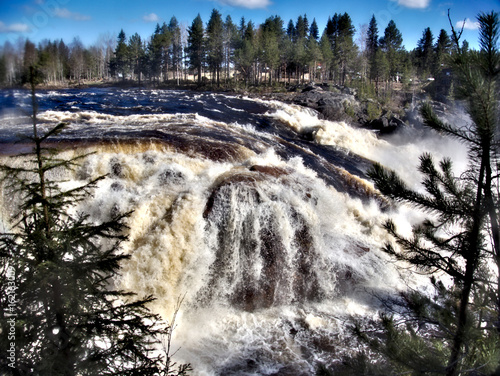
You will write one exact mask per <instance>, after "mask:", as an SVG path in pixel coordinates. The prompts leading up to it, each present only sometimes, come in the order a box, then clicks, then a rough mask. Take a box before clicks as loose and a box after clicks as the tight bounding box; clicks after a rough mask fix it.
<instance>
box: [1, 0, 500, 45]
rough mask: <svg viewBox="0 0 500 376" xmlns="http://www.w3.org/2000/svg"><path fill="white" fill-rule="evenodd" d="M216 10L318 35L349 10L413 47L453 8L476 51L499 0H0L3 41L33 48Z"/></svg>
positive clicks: (357, 22) (146, 32)
mask: <svg viewBox="0 0 500 376" xmlns="http://www.w3.org/2000/svg"><path fill="white" fill-rule="evenodd" d="M214 8H215V9H217V10H219V12H220V13H221V14H222V15H223V17H224V18H225V17H226V16H227V15H230V16H231V18H232V19H233V22H235V23H239V20H240V19H241V17H242V16H244V17H245V19H246V20H247V21H248V20H252V21H253V22H254V23H255V24H259V23H261V22H263V21H264V20H265V19H266V18H267V17H270V16H273V15H279V16H281V18H282V19H283V20H284V22H285V26H286V25H287V24H288V21H289V20H290V19H292V20H294V21H296V20H297V17H298V16H299V15H304V14H307V17H308V19H309V21H310V22H311V21H312V20H313V18H315V19H316V22H317V23H318V26H319V29H320V33H321V32H322V31H323V29H324V27H325V25H326V22H327V20H328V17H329V16H333V15H334V14H335V13H344V12H347V13H348V14H349V15H350V16H351V19H352V21H353V24H354V26H355V27H356V29H357V30H360V29H361V26H362V25H363V24H365V25H366V24H368V22H369V21H370V18H371V16H372V15H375V18H376V19H377V23H378V28H379V36H382V34H383V31H384V29H385V27H386V26H387V23H388V22H389V21H390V20H391V19H392V20H394V21H395V22H396V26H397V27H398V29H399V30H400V31H401V33H402V34H403V43H404V44H405V46H406V48H407V49H408V50H411V49H413V48H414V47H415V46H416V43H417V41H418V39H420V38H421V36H422V32H423V30H424V29H425V28H426V27H430V28H431V30H432V32H433V34H434V36H435V38H437V36H438V34H439V31H440V30H441V29H445V30H446V31H448V32H449V31H450V26H449V22H448V16H447V13H448V9H450V12H451V17H452V19H453V22H454V24H456V23H457V22H461V23H462V22H463V21H464V20H467V22H466V27H465V31H464V34H463V38H464V39H467V41H468V42H469V43H470V45H471V46H472V47H476V46H477V43H476V42H477V36H478V33H477V30H476V24H475V21H476V16H477V14H478V13H479V12H481V11H484V12H489V11H491V10H495V11H498V12H500V0H372V1H370V0H343V1H338V0H314V1H310V0H286V1H285V0H182V1H169V0H142V1H137V0H25V1H12V0H0V44H3V43H4V42H5V41H10V42H12V43H14V44H15V43H16V41H17V40H19V37H22V38H29V39H30V40H31V41H33V42H35V43H38V42H40V41H42V40H43V39H51V40H55V39H61V38H62V39H63V40H64V41H65V42H66V43H71V42H72V41H73V39H74V38H75V37H79V38H80V39H81V41H82V42H83V43H84V44H85V45H86V46H90V45H92V44H94V43H95V42H97V41H98V39H99V38H100V37H102V36H108V37H109V36H111V37H113V38H116V36H117V35H118V32H119V31H120V29H123V30H124V31H125V33H126V35H127V36H130V35H132V34H134V33H136V32H137V33H139V34H140V35H141V37H143V38H148V37H149V36H150V35H151V34H152V33H153V31H154V29H155V25H156V23H160V24H161V23H163V22H167V23H168V21H169V20H170V18H171V17H172V16H175V17H176V18H177V20H178V21H179V22H180V23H181V24H184V25H186V26H189V25H191V23H192V21H193V19H194V18H195V17H196V15H197V14H198V13H199V14H200V15H201V17H202V19H203V21H204V22H205V23H206V22H208V19H209V17H210V13H211V11H212V9H214Z"/></svg>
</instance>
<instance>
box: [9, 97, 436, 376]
mask: <svg viewBox="0 0 500 376" xmlns="http://www.w3.org/2000/svg"><path fill="white" fill-rule="evenodd" d="M48 95H50V93H49V94H48ZM195 99H196V100H200V101H201V100H202V99H201V98H195ZM223 99H224V97H221V98H219V99H218V101H219V102H223ZM244 100H246V101H251V100H250V99H244ZM256 103H264V104H265V106H267V107H268V108H269V111H268V112H267V113H265V114H264V115H263V116H264V117H266V118H271V119H278V120H279V121H280V122H282V123H284V124H285V125H286V126H287V127H290V129H292V130H294V131H295V132H298V133H301V132H302V131H303V129H305V128H310V127H319V128H318V129H319V130H318V132H317V133H316V136H315V137H316V138H315V141H316V142H315V145H316V146H315V147H317V145H318V144H319V145H325V147H326V146H328V145H330V146H332V147H333V148H334V149H336V150H337V151H339V152H340V154H341V155H349V154H356V155H361V156H363V157H365V158H369V159H371V160H375V161H379V162H381V163H383V164H385V165H388V166H389V167H391V168H394V169H396V170H397V171H398V172H399V173H400V174H403V175H404V176H405V177H406V178H407V180H408V181H409V182H410V184H414V185H416V184H417V182H418V180H419V179H418V177H416V176H415V174H414V167H413V166H414V165H415V163H416V159H417V158H418V155H419V154H421V153H422V152H423V151H424V150H423V149H422V146H423V145H424V142H420V143H417V144H410V143H405V144H401V145H399V146H395V145H391V144H390V143H389V142H387V141H384V140H380V139H378V138H377V137H376V135H375V134H374V133H372V132H370V131H367V130H362V129H355V128H353V127H351V126H349V125H348V124H345V123H334V122H329V121H325V120H320V119H318V117H317V114H316V113H315V112H314V111H310V110H307V109H304V108H300V107H297V106H291V105H286V104H283V103H280V102H274V101H266V102H262V101H256ZM227 107H228V108H229V107H230V106H229V105H227ZM271 109H273V110H271ZM232 110H233V111H235V112H237V111H241V110H240V109H238V108H236V107H235V108H232ZM40 119H41V120H42V121H44V122H47V123H49V125H50V124H56V123H58V122H61V121H62V122H67V123H68V124H69V126H68V128H69V130H68V134H69V135H70V136H69V138H68V139H69V140H70V141H71V142H75V141H74V140H75V138H77V139H78V142H80V143H81V142H82V140H86V139H87V138H92V137H95V135H96V133H99V134H102V133H106V132H107V133H112V134H113V136H115V137H117V140H115V141H113V142H111V143H110V142H107V143H105V144H91V145H87V146H84V145H83V144H82V145H80V147H79V148H73V149H72V150H66V151H65V152H64V154H65V155H66V156H67V157H72V156H74V155H76V154H78V153H81V152H84V151H89V150H94V151H96V153H95V154H92V155H90V156H87V157H86V158H85V161H84V163H83V164H82V165H81V167H80V168H78V169H77V170H76V171H75V172H74V175H72V176H71V180H72V183H69V184H78V183H79V182H80V181H81V180H83V181H84V180H87V179H90V178H95V177H97V176H100V175H103V174H109V176H108V178H106V179H105V180H103V181H101V182H100V183H99V186H98V188H97V190H96V191H95V192H94V195H93V198H92V200H91V201H90V202H86V203H85V204H84V205H83V206H82V208H79V210H84V211H86V212H87V213H89V214H90V216H91V218H92V219H93V220H95V221H102V220H106V219H107V218H109V216H110V213H115V212H117V211H119V212H127V211H130V210H133V213H132V214H131V216H130V217H129V219H128V226H129V228H130V230H129V240H128V241H127V242H126V243H125V244H124V252H126V253H127V254H129V255H130V259H129V260H127V261H125V262H124V263H123V265H122V271H121V276H120V278H119V279H118V280H117V281H116V283H117V284H118V285H119V286H120V287H122V288H124V289H126V290H130V291H134V292H136V293H138V294H139V295H149V294H152V295H154V296H155V297H156V301H155V302H154V303H153V304H152V306H151V308H152V309H153V310H154V311H155V312H158V313H160V314H161V315H162V316H163V317H164V318H165V319H166V320H170V319H171V317H172V315H173V313H174V309H175V306H176V302H177V301H178V299H179V298H183V299H184V300H183V302H182V305H181V307H180V310H179V314H178V316H177V322H176V325H177V327H176V329H175V331H174V344H173V345H174V348H180V350H179V351H178V352H177V354H176V356H175V361H177V362H189V363H191V364H192V365H193V367H194V374H196V375H219V374H221V375H228V374H240V375H271V374H283V375H284V374H294V375H300V374H313V373H314V372H315V367H317V365H318V364H319V363H326V364H330V363H333V362H335V361H337V360H339V359H340V357H341V356H342V355H344V354H348V353H349V351H351V349H350V348H349V346H350V345H351V344H352V342H351V341H352V340H351V339H350V334H349V330H348V327H349V325H350V323H351V322H352V319H353V318H366V319H369V318H373V317H374V316H376V315H377V312H378V310H379V309H381V305H380V300H379V298H383V297H386V296H390V295H392V294H395V293H397V292H398V291H399V290H402V289H405V288H406V287H407V286H408V285H413V286H415V285H417V284H418V283H420V282H421V281H419V280H417V279H416V278H415V276H413V275H411V274H408V273H407V272H404V271H401V270H399V269H398V267H397V265H396V264H395V263H393V262H391V261H390V260H389V259H388V257H387V256H386V255H384V254H383V253H382V252H381V251H380V247H381V246H382V245H383V244H384V242H386V241H388V240H389V239H388V237H387V234H386V233H385V231H383V230H382V229H381V228H380V224H381V223H383V222H384V220H385V219H386V218H387V217H388V216H389V215H390V216H391V217H393V218H394V217H396V221H397V222H398V225H399V229H400V230H402V231H405V230H408V229H409V228H410V224H411V222H412V220H413V219H412V218H417V217H416V214H413V213H410V211H409V210H408V209H405V208H401V209H399V211H396V212H392V213H386V212H384V211H382V210H381V209H380V208H379V202H380V198H379V197H378V196H377V194H376V193H375V192H374V190H373V187H372V185H371V184H370V183H369V182H367V181H365V180H364V179H363V177H362V176H354V175H352V174H351V173H349V172H348V171H347V170H346V169H347V168H348V167H347V165H346V167H345V168H344V167H342V166H337V167H335V166H333V167H332V166H330V165H328V166H330V167H329V168H330V170H329V171H332V173H333V172H335V173H338V174H339V175H338V179H340V180H343V182H342V184H344V185H346V186H348V187H352V186H354V187H355V190H354V191H355V192H358V191H359V192H362V193H361V194H359V195H354V196H353V195H352V194H350V193H349V192H351V191H348V190H346V191H342V190H340V189H335V188H334V187H333V186H332V185H331V184H329V183H328V181H327V180H326V179H325V177H324V173H323V172H322V173H320V172H318V171H319V170H318V171H316V170H314V169H313V168H312V167H311V166H313V165H314V164H312V163H311V162H309V163H305V160H304V158H306V157H307V158H309V156H311V155H313V156H314V158H315V159H317V160H319V161H320V163H319V164H318V165H320V166H323V165H326V162H325V161H324V158H326V157H322V156H320V155H315V154H314V153H313V151H312V149H308V148H307V145H306V144H304V143H303V144H300V145H299V144H298V143H297V145H298V146H294V147H296V149H290V150H296V151H300V152H301V153H302V154H301V155H300V156H299V155H297V156H293V155H286V154H285V153H284V152H283V151H282V148H283V147H284V146H283V145H287V144H289V143H290V141H288V140H286V139H285V138H284V137H285V136H283V135H279V134H276V133H274V132H267V133H264V132H262V131H261V130H259V127H258V126H256V125H254V124H246V123H243V124H242V123H240V122H238V121H233V122H229V123H225V122H223V121H220V120H214V119H209V118H207V117H205V116H202V115H198V114H195V113H193V114H185V113H174V114H151V113H149V114H132V115H116V114H106V113H100V112H97V111H78V112H68V111H53V110H49V111H45V112H43V113H41V114H40ZM186 124H188V125H186ZM194 130H196V132H201V131H203V133H202V136H203V137H198V138H193V137H194V134H193V132H194ZM139 132H142V133H141V134H144V132H155V133H147V134H148V135H149V134H153V135H154V137H155V141H153V140H148V139H141V140H137V138H136V136H137V134H139ZM117 135H118V136H117ZM180 135H182V136H183V137H186V138H184V139H182V140H181V141H182V142H181V141H179V140H178V139H177V138H175V139H174V137H180ZM188 136H189V137H188ZM209 137H212V139H207V138H209ZM131 140H132V141H133V142H131ZM172 140H173V141H172ZM186 140H187V141H186ZM139 141H140V142H139ZM208 142H210V143H208ZM297 142H298V141H297ZM186 143H187V144H189V147H187V146H186ZM205 144H206V145H205ZM76 145H79V144H78V143H77V144H76ZM204 145H205V146H206V147H205V146H204ZM425 145H426V148H427V149H426V150H429V148H431V149H432V148H434V147H435V146H446V145H444V144H443V143H439V144H438V143H436V144H434V145H431V146H430V147H429V144H428V143H425ZM312 146H313V145H311V147H312ZM207 148H208V149H210V150H208V151H207ZM213 148H216V149H217V148H219V149H220V150H219V149H217V150H219V151H217V153H213ZM434 151H436V150H434ZM438 152H439V153H441V154H442V155H444V154H445V151H444V150H442V149H441V151H438ZM288 153H289V152H288ZM16 163H22V160H18V161H17V162H16ZM353 163H354V162H353ZM409 166H410V167H409ZM363 168H364V167H363ZM2 207H3V209H4V210H3V216H4V218H6V216H7V214H6V208H7V207H8V204H7V202H6V198H5V197H3V205H2ZM0 223H1V221H0ZM0 226H1V225H0Z"/></svg>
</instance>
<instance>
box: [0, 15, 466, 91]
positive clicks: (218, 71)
mask: <svg viewBox="0 0 500 376" xmlns="http://www.w3.org/2000/svg"><path fill="white" fill-rule="evenodd" d="M355 32H356V29H355V27H354V26H353V23H352V20H351V17H350V16H349V14H347V13H343V14H340V13H335V14H334V15H333V16H331V17H329V18H328V22H327V24H326V27H325V29H324V30H323V32H322V33H321V34H320V30H319V28H318V25H317V23H316V20H315V19H313V20H312V22H310V21H309V19H308V17H307V15H305V14H304V15H300V16H298V17H297V19H296V20H290V21H289V22H288V23H287V24H286V26H285V22H284V21H283V19H282V18H281V17H280V16H278V15H276V16H271V17H269V18H267V19H266V20H265V21H264V22H263V23H262V24H260V25H258V26H257V25H255V24H254V23H253V22H252V21H247V20H245V18H244V17H242V18H241V20H240V21H239V23H238V24H235V23H234V22H233V20H232V18H231V16H229V15H228V16H227V17H226V18H225V19H223V18H222V15H221V13H220V12H219V11H218V10H216V9H214V10H213V11H212V13H211V15H210V18H209V20H208V22H207V23H204V22H203V20H202V18H201V16H200V15H198V16H197V17H196V18H195V19H194V20H193V21H192V23H191V25H190V26H188V27H185V26H183V25H181V24H180V23H179V22H178V21H177V19H176V17H175V16H174V17H172V18H171V19H170V21H169V22H168V23H166V22H165V23H163V24H162V25H160V24H157V25H156V28H155V30H154V32H153V34H152V35H151V36H150V37H149V38H147V39H143V38H142V37H141V36H140V35H139V34H138V33H135V34H133V35H131V36H129V37H127V35H126V34H125V32H124V31H123V30H121V31H120V33H119V34H118V36H117V38H116V40H114V38H107V39H106V38H104V39H103V40H101V41H100V42H99V43H96V44H95V45H93V46H91V47H85V46H84V45H83V44H82V42H81V41H80V40H79V39H78V38H75V39H74V40H73V42H72V43H71V44H69V45H68V44H66V43H65V42H64V41H63V40H62V39H61V40H56V41H50V40H44V41H42V42H40V43H39V44H38V45H35V44H34V43H33V42H31V41H30V40H26V41H24V43H22V42H21V45H18V46H17V47H15V46H14V45H12V44H11V43H10V42H6V43H5V44H4V46H3V48H2V49H1V50H0V52H1V53H0V85H2V86H13V85H17V84H20V83H23V82H26V77H27V74H28V69H29V67H30V66H36V67H37V68H38V70H39V71H40V73H41V74H42V75H43V77H44V81H45V82H46V83H48V84H58V83H67V82H68V81H71V82H74V83H77V84H79V83H81V82H82V81H97V80H108V81H109V80H128V81H136V82H137V83H138V84H142V83H143V82H148V83H152V84H158V85H159V84H164V83H170V84H177V85H180V84H181V83H185V82H188V81H195V82H196V83H198V84H203V83H205V82H207V83H212V84H215V85H217V86H221V85H226V86H227V85H234V84H235V83H244V84H245V85H256V84H274V83H276V82H288V83H290V82H294V83H297V82H304V81H306V80H307V81H316V82H330V83H335V84H339V85H346V84H351V83H353V82H371V83H374V84H375V85H376V88H377V91H378V89H379V84H380V85H383V84H385V85H387V84H388V83H392V82H408V81H409V80H411V79H413V78H417V77H420V78H428V77H431V76H433V77H434V76H439V74H440V73H441V71H442V70H443V69H445V68H446V61H447V59H446V57H447V56H449V55H450V54H451V52H452V50H453V47H452V43H451V39H450V36H449V34H448V33H447V32H446V31H445V30H444V29H442V30H440V32H439V35H438V37H437V38H436V39H435V38H434V35H433V33H432V31H431V30H430V28H426V29H425V30H424V31H423V33H422V37H421V39H420V40H419V41H418V45H417V47H416V48H415V49H414V50H412V51H407V50H406V49H405V47H404V45H403V37H402V34H401V32H400V31H399V30H398V28H397V25H396V23H395V22H394V21H393V20H391V21H390V22H389V23H388V25H387V26H386V27H385V29H384V31H383V34H382V33H380V34H379V26H378V24H377V20H376V18H375V16H373V17H372V18H371V20H370V22H369V24H367V25H364V26H362V27H361V30H360V33H359V35H360V37H359V38H358V40H355V39H354V37H355ZM466 46H467V44H466V42H465V43H464V46H463V47H464V48H467V47H466Z"/></svg>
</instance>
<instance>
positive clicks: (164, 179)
mask: <svg viewBox="0 0 500 376" xmlns="http://www.w3.org/2000/svg"><path fill="white" fill-rule="evenodd" d="M158 179H159V181H160V183H161V184H168V185H170V184H180V183H181V182H182V181H183V180H184V174H183V173H182V172H180V171H174V170H171V169H166V170H164V171H163V172H161V173H160V174H159V176H158Z"/></svg>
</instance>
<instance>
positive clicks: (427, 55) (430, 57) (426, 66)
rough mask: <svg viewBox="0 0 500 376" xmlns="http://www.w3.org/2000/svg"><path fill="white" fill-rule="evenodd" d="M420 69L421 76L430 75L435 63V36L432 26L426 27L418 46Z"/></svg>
mask: <svg viewBox="0 0 500 376" xmlns="http://www.w3.org/2000/svg"><path fill="white" fill-rule="evenodd" d="M416 56H417V65H418V71H419V74H420V76H421V77H424V76H425V75H428V74H429V73H430V72H431V70H432V67H433V64H434V36H433V35H432V31H431V29H430V28H428V27H427V28H425V30H424V31H423V33H422V37H421V38H420V39H419V40H418V42H417V48H416Z"/></svg>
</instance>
